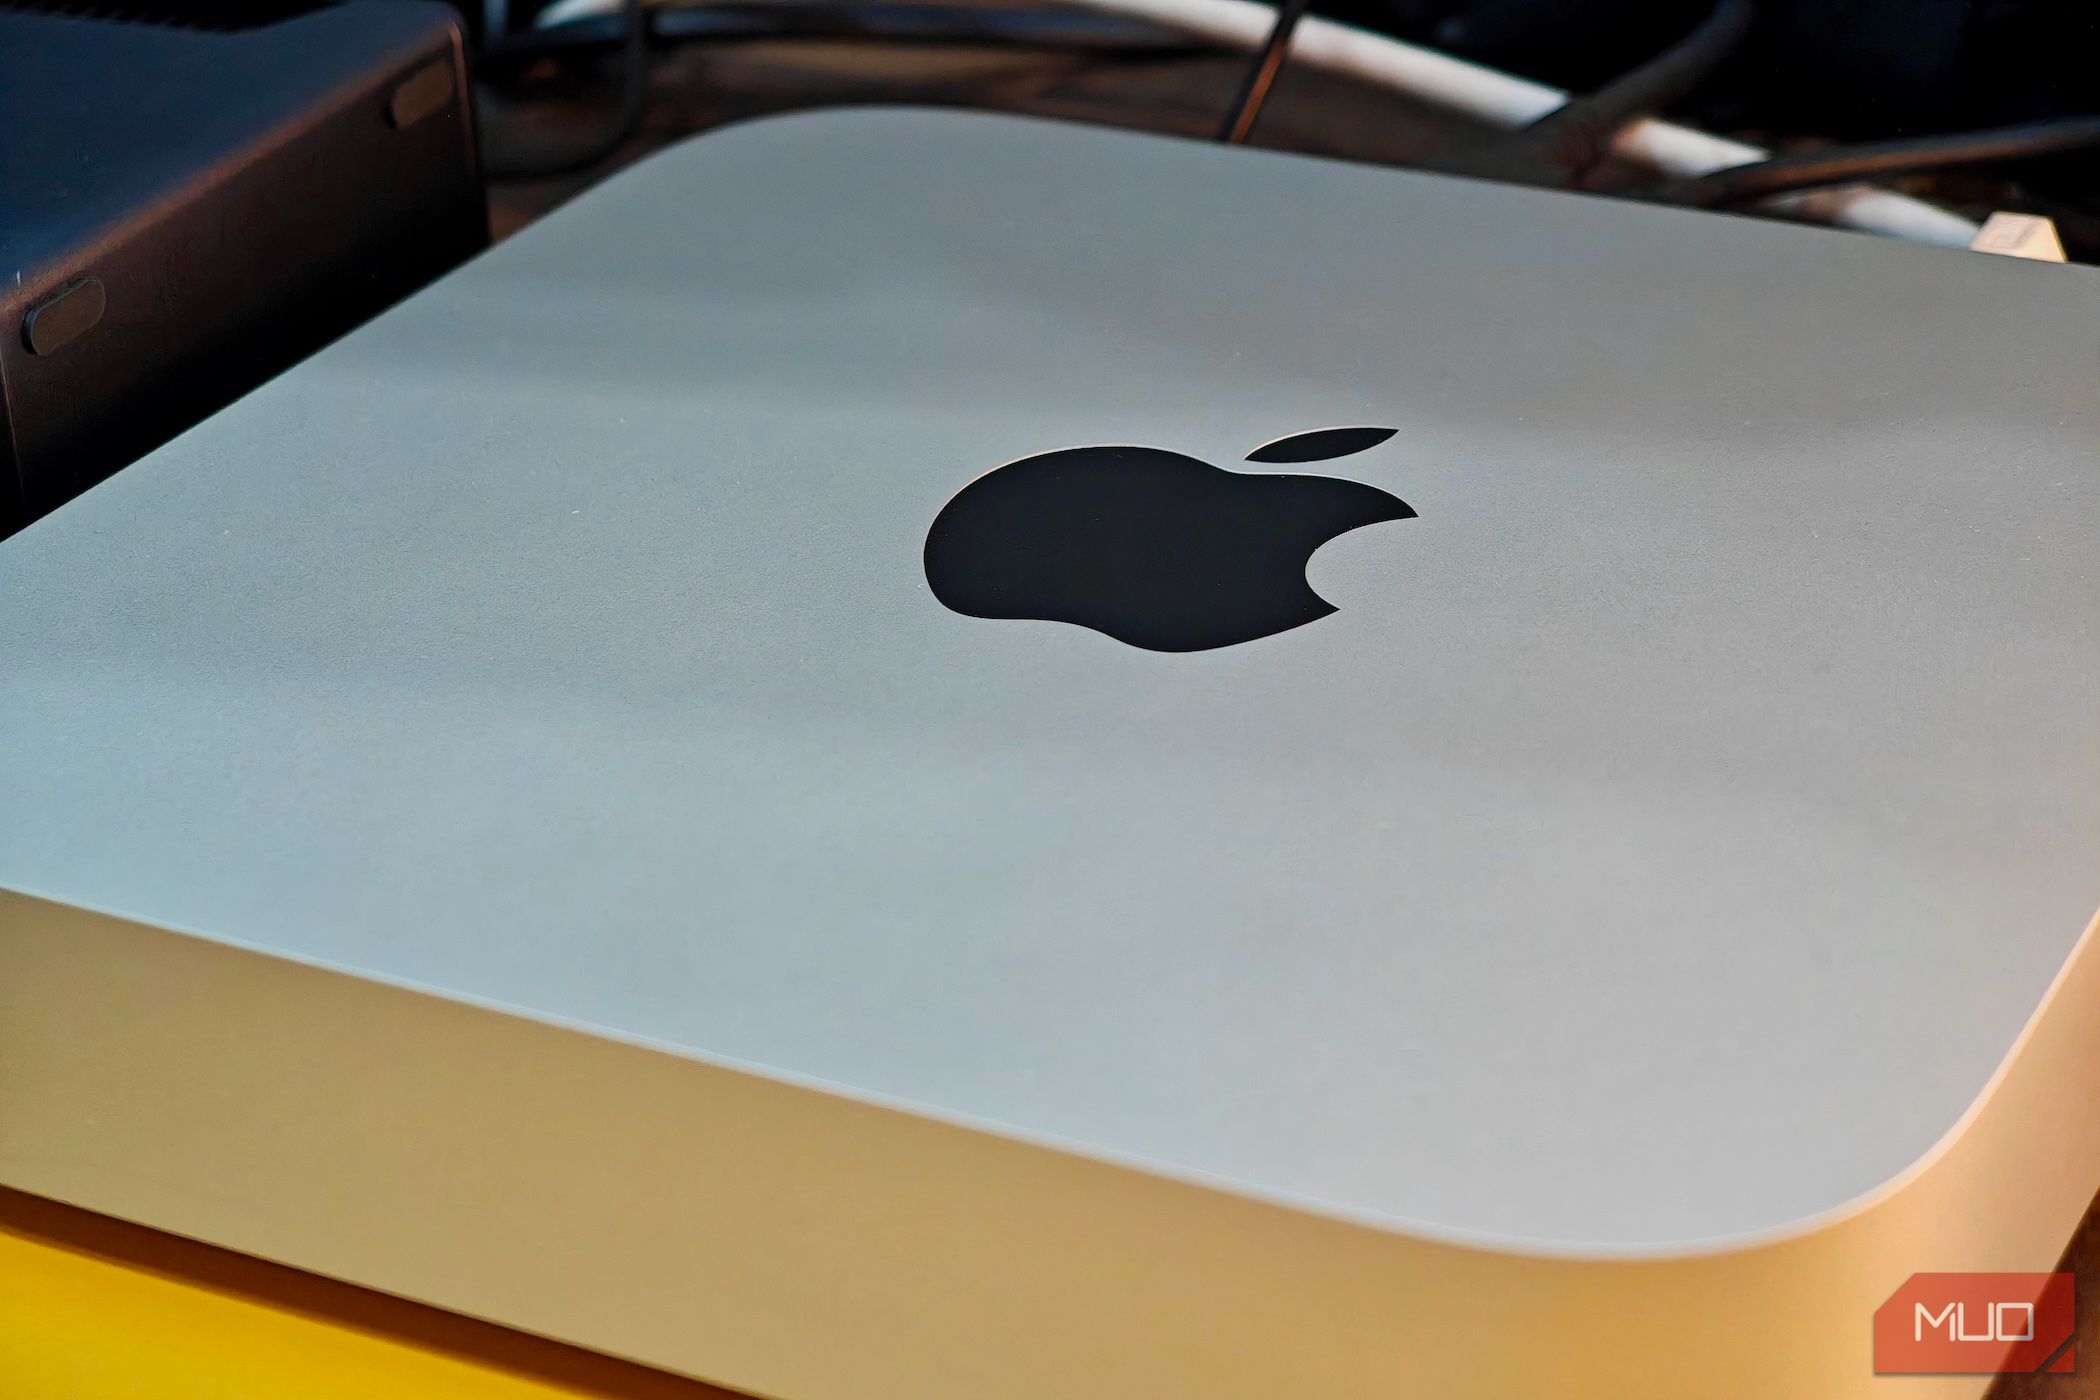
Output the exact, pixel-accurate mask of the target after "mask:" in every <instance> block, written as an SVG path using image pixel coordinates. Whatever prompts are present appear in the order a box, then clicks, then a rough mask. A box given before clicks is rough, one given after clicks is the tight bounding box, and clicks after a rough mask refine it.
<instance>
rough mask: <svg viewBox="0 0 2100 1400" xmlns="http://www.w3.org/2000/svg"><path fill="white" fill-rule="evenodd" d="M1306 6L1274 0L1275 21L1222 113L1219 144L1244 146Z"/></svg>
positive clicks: (1301, 1) (1304, 2)
mask: <svg viewBox="0 0 2100 1400" xmlns="http://www.w3.org/2000/svg"><path fill="white" fill-rule="evenodd" d="M1310 3H1311V0H1278V4H1277V6H1276V22H1275V23H1274V24H1272V25H1270V26H1269V37H1268V38H1266V39H1264V40H1263V41H1262V46H1261V52H1259V53H1257V54H1256V55H1255V56H1254V63H1253V64H1252V66H1250V67H1249V68H1248V69H1247V76H1246V77H1245V78H1244V79H1243V80H1242V81H1241V83H1240V91H1239V96H1238V97H1236V98H1235V99H1234V100H1233V104H1232V107H1231V109H1230V110H1229V111H1227V112H1226V114H1225V124H1224V125H1223V126H1222V127H1220V128H1219V129H1218V139H1219V140H1220V141H1223V142H1225V143H1226V144H1228V145H1233V146H1239V145H1244V144H1245V143H1246V140H1247V137H1248V136H1249V135H1251V134H1252V133H1253V131H1254V123H1255V122H1256V121H1257V120H1258V119H1259V118H1260V117H1261V109H1262V104H1263V103H1265V102H1267V101H1268V100H1269V89H1270V88H1272V87H1274V86H1275V85H1276V75H1277V74H1278V73H1281V72H1282V71H1283V61H1284V59H1285V58H1287V57H1289V56H1290V50H1291V34H1292V32H1293V31H1294V30H1296V29H1297V27H1298V21H1299V20H1301V19H1303V18H1304V17H1305V10H1306V6H1307V5H1308V4H1310Z"/></svg>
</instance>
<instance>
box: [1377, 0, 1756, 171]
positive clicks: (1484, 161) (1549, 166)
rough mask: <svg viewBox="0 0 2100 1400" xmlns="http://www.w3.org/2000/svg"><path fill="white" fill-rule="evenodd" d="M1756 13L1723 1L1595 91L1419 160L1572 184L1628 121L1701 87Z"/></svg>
mask: <svg viewBox="0 0 2100 1400" xmlns="http://www.w3.org/2000/svg"><path fill="white" fill-rule="evenodd" d="M1751 17H1752V14H1751V4H1750V0H1718V3H1716V4H1715V6H1714V8H1713V10H1712V11H1711V12H1710V13H1709V14H1708V15H1707V17H1706V18H1705V19H1704V20H1702V21H1701V22H1700V23H1699V24H1698V26H1697V27H1695V28H1694V29H1693V30H1692V31H1691V33H1689V34H1687V35H1685V36H1684V37H1683V38H1682V39H1680V40H1678V41H1677V42H1676V43H1675V44H1672V45H1671V46H1670V47H1669V48H1667V49H1665V50H1664V51H1663V52H1662V53H1660V54H1657V55H1656V56H1655V57H1654V58H1651V59H1649V60H1648V61H1647V62H1646V63H1643V64H1641V65H1640V66H1639V67H1638V68H1635V69H1633V70H1632V71H1630V72H1627V73H1624V74H1622V75H1620V76H1619V77H1617V78H1614V79H1613V80H1612V81H1611V82H1609V83H1607V84H1605V85H1604V86H1603V87H1602V88H1599V89H1598V90H1597V91H1596V92H1593V93H1590V94H1588V95H1586V96H1582V97H1570V98H1569V99H1568V100H1567V101H1566V102H1564V103H1562V104H1561V105H1560V106H1558V107H1556V108H1554V109H1553V110H1552V111H1550V112H1548V113H1546V115H1545V116H1543V117H1540V118H1539V119H1538V120H1537V121H1535V122H1533V123H1532V124H1531V125H1530V126H1527V127H1525V128H1524V129H1523V130H1522V131H1518V132H1514V133H1497V134H1495V135H1492V136H1474V135H1462V136H1458V137H1456V138H1454V139H1453V140H1452V141H1451V142H1450V144H1448V145H1447V146H1445V147H1444V148H1443V149H1441V150H1436V151H1431V152H1428V153H1425V154H1424V155H1423V157H1422V158H1421V159H1420V161H1419V162H1418V163H1419V164H1421V165H1423V166H1425V167H1427V168H1429V169H1432V170H1442V171H1445V172H1448V173H1450V174H1453V175H1471V176H1473V177H1475V178H1477V179H1483V180H1504V181H1508V182H1510V183H1512V184H1519V185H1545V186H1549V187H1562V188H1565V187H1568V186H1572V185H1575V184H1577V183H1578V182H1580V180H1581V179H1582V177H1583V175H1584V174H1585V173H1587V172H1588V171H1589V169H1590V168H1591V167H1592V166H1594V165H1595V164H1596V163H1597V162H1598V161H1599V160H1600V159H1602V157H1603V156H1604V153H1605V151H1606V149H1607V148H1608V147H1609V145H1610V144H1611V139H1612V137H1613V136H1614V135H1616V134H1617V133H1618V131H1619V130H1620V129H1621V128H1623V127H1624V126H1625V125H1626V124H1627V123H1629V122H1631V121H1633V120H1634V119H1635V118H1638V117H1642V116H1646V115H1647V114H1648V113H1650V112H1654V111H1658V110H1660V109H1662V108H1664V107H1667V106H1669V105H1670V104H1671V103H1673V102H1675V101H1677V100H1678V99H1679V98H1682V97H1683V96H1684V95H1685V94H1686V93H1689V92H1690V91H1691V90H1692V89H1693V88H1695V87H1697V86H1698V85H1699V83H1700V81H1701V80H1702V79H1704V78H1705V77H1706V75H1707V74H1709V73H1711V72H1712V71H1713V69H1714V67H1715V66H1716V65H1717V64H1719V63H1720V62H1721V60H1722V59H1724V58H1726V57H1727V56H1728V54H1729V53H1730V51H1732V50H1733V49H1734V48H1735V46H1736V45H1737V44H1738V43H1739V42H1741V40H1742V38H1743V35H1744V34H1745V33H1746V32H1748V30H1749V28H1750V21H1751Z"/></svg>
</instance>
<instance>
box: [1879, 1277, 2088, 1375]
mask: <svg viewBox="0 0 2100 1400" xmlns="http://www.w3.org/2000/svg"><path fill="white" fill-rule="evenodd" d="M2072 1290H2073V1285H2072V1280H2071V1275H2069V1274H1912V1275H1911V1276H1910V1278H1909V1279H1908V1280H1906V1281H1905V1282H1904V1285H1903V1286H1902V1287H1901V1288H1899V1289H1897V1290H1896V1291H1895V1292H1894V1293H1892V1294H1890V1295H1889V1300H1888V1301H1887V1302H1886V1303H1883V1304H1882V1305H1881V1306H1880V1307H1879V1308H1877V1309H1875V1311H1874V1369H1875V1370H1876V1371H1878V1372H1880V1373H1882V1374H1883V1375H1934V1374H1937V1375H1970V1376H1974V1375H1982V1374H1985V1373H1988V1372H1997V1371H2049V1372H2054V1373H2061V1372H2068V1371H2070V1370H2072V1369H2074V1363H2075V1360H2076V1348H2075V1347H2073V1346H2072V1344H2071V1329H2072V1325H2073V1321H2074V1313H2075V1312H2076V1309H2077V1304H2076V1297H2075V1294H2074V1293H2073V1291H2072Z"/></svg>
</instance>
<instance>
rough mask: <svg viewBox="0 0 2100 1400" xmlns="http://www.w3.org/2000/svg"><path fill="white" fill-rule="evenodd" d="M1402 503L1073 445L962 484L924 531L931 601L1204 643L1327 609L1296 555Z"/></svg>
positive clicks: (1298, 452) (1371, 437) (1380, 437)
mask: <svg viewBox="0 0 2100 1400" xmlns="http://www.w3.org/2000/svg"><path fill="white" fill-rule="evenodd" d="M1394 431H1395V430H1394V429H1392V428H1323V429H1320V430H1318V431H1316V432H1309V433H1296V434H1293V435H1292V436H1290V437H1286V438H1278V439H1277V440H1276V441H1274V442H1271V443H1268V444H1266V445H1264V446H1262V447H1258V448H1256V449H1255V450H1254V451H1252V452H1250V453H1248V454H1247V460H1248V461H1250V462H1318V461H1325V460H1327V459H1329V458H1333V457H1343V456H1347V455H1348V454H1350V453H1352V452H1361V451H1363V450H1364V449H1366V448H1369V447H1375V446H1377V445H1378V444H1379V443H1381V442H1384V441H1385V440H1386V439H1387V438H1389V437H1391V436H1392V435H1393V433H1394ZM1414 513H1415V512H1414V510H1413V508H1412V507H1410V506H1409V505H1408V504H1407V502H1405V501H1403V500H1401V499H1399V498H1398V497H1397V496H1392V495H1389V494H1387V493H1386V492H1384V491H1380V490H1379V489H1377V488H1376V487H1374V486H1365V485H1364V484H1362V483H1361V482H1356V481H1342V480H1339V479H1337V478H1334V477H1327V476H1279V475H1270V476H1257V475H1253V474H1250V473H1246V472H1229V471H1226V470H1224V469H1223V468H1221V467H1214V466H1212V465H1211V464H1210V463H1208V462H1200V461H1198V460H1196V459H1195V458H1194V457H1184V456H1182V455H1181V454H1180V453H1178V452H1166V451H1162V450H1161V449H1159V448H1156V447H1073V448H1067V449H1065V450H1064V451H1062V452H1045V453H1043V454H1041V455H1040V456H1035V457H1028V458H1024V459H1022V460H1021V461H1018V462H1010V463H1008V464H1007V465H1005V466H1003V467H1000V468H999V469H998V470H996V471H993V472H988V473H986V474H985V475H984V476H981V477H979V478H978V479H977V480H975V481H973V482H971V483H970V484H969V485H968V486H965V487H964V488H963V489H962V490H961V491H959V492H957V493H956V495H955V498H954V499H953V500H951V501H949V502H948V504H947V505H946V506H944V507H942V509H941V513H940V514H939V515H938V516H936V517H935V518H934V522H933V528H932V529H931V530H929V531H927V534H926V582H927V583H928V584H930V585H931V586H932V588H933V596H934V597H936V598H938V599H940V601H941V602H942V603H944V604H946V605H947V606H948V607H950V608H952V609H954V610H955V611H956V612H959V613H964V614H966V615H968V616H970V617H994V618H1039V619H1043V620H1046V621H1051V622H1070V623H1075V624H1077V625H1078V626H1081V627H1091V628H1093V629H1094V630H1095V631H1097V632H1105V633H1107V634H1108V635H1109V636H1111V637H1114V638H1115V639H1116V640H1117V641H1119V642H1127V643H1129V644H1130V645H1131V646H1134V647H1143V648H1145V649H1146V650H1148V651H1208V650H1210V649H1211V648H1213V647H1229V646H1232V645H1234V644H1236V643H1239V642H1251V641H1253V640H1254V639H1255V638H1257V637H1267V636H1270V635H1272V634H1274V633H1277V632H1287V631H1289V630H1290V629H1291V628H1293V627H1303V626H1304V625H1305V624H1306V623H1308V622H1313V621H1316V620H1318V619H1319V618H1323V617H1325V616H1327V615H1328V614H1329V613H1331V612H1333V611H1334V605H1333V604H1331V603H1329V602H1328V601H1327V600H1326V599H1325V598H1322V597H1321V596H1320V595H1319V594H1317V593H1315V592H1313V591H1312V586H1311V585H1310V584H1308V583H1307V582H1306V581H1305V565H1306V561H1307V560H1309V559H1311V558H1312V554H1313V551H1314V550H1316V549H1318V548H1319V547H1320V546H1321V545H1323V544H1325V543H1327V542H1328V541H1329V540H1331V539H1333V538H1334V537H1335V536H1337V535H1341V534H1345V533H1347V532H1348V531H1350V530H1354V529H1356V528H1358V527H1359V526H1363V525H1375V524H1377V523H1378V522H1380V521H1383V520H1408V519H1412V518H1413V516H1414Z"/></svg>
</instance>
